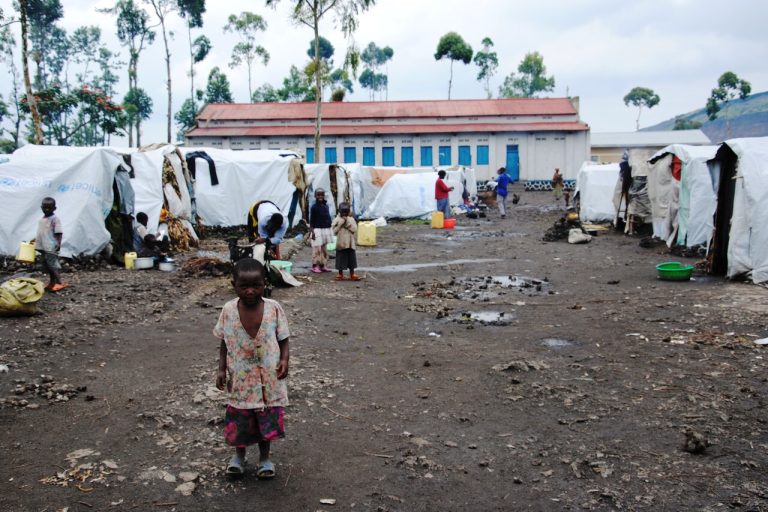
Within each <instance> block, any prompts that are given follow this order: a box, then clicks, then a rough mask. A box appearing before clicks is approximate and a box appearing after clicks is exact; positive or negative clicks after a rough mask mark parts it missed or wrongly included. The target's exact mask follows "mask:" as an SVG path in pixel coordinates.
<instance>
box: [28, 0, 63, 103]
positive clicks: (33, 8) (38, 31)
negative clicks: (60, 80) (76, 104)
mask: <svg viewBox="0 0 768 512" xmlns="http://www.w3.org/2000/svg"><path fill="white" fill-rule="evenodd" d="M26 5H27V20H28V23H29V42H30V57H31V58H32V60H33V61H34V62H35V65H36V69H37V72H36V73H35V86H36V87H37V88H38V89H39V88H44V87H47V86H48V84H49V82H51V80H50V79H49V78H50V77H49V73H52V74H53V75H54V76H56V75H58V73H59V72H60V71H61V69H62V68H63V67H64V63H65V62H66V58H67V56H66V50H67V49H68V41H67V35H66V32H65V31H64V30H63V29H61V28H60V27H57V26H56V22H57V21H58V20H60V19H61V18H62V17H63V16H64V8H63V7H62V5H61V2H60V0H27V2H26ZM49 67H53V68H54V69H52V70H49Z"/></svg>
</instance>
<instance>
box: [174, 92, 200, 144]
mask: <svg viewBox="0 0 768 512" xmlns="http://www.w3.org/2000/svg"><path fill="white" fill-rule="evenodd" d="M173 119H174V120H175V121H176V124H177V125H178V127H179V131H178V132H177V133H176V138H177V140H184V134H186V133H187V132H188V131H189V130H190V129H192V128H194V127H195V126H196V125H197V104H196V103H195V102H194V101H193V100H192V99H191V98H187V99H186V100H184V103H182V105H181V108H180V109H179V111H178V112H176V113H175V114H174V115H173Z"/></svg>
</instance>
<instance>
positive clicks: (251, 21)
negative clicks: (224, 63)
mask: <svg viewBox="0 0 768 512" xmlns="http://www.w3.org/2000/svg"><path fill="white" fill-rule="evenodd" d="M266 29H267V22H266V21H264V18H262V17H261V16H259V15H258V14H254V13H252V12H247V11H246V12H241V13H240V16H239V17H238V16H235V15H234V14H230V15H229V18H228V21H227V24H226V25H224V32H235V33H236V34H238V36H240V42H239V43H237V44H236V45H235V47H234V48H233V49H232V60H231V61H230V63H229V67H230V68H233V69H234V68H236V67H237V66H240V65H242V64H243V63H245V65H246V67H247V68H248V98H249V99H250V98H251V97H252V96H253V88H252V87H251V75H252V73H251V69H252V67H253V61H254V60H256V57H260V58H261V61H262V62H263V63H264V65H265V66H266V65H267V63H268V62H269V52H268V51H267V50H266V49H265V48H264V47H263V46H260V45H257V44H256V35H257V34H258V33H259V32H263V31H265V30H266Z"/></svg>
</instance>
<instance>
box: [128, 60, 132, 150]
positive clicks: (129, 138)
mask: <svg viewBox="0 0 768 512" xmlns="http://www.w3.org/2000/svg"><path fill="white" fill-rule="evenodd" d="M132 87H133V59H131V60H130V61H129V62H128V90H129V91H130V90H131V88H132ZM128 147H129V148H132V147H133V123H132V122H131V120H130V118H129V119H128Z"/></svg>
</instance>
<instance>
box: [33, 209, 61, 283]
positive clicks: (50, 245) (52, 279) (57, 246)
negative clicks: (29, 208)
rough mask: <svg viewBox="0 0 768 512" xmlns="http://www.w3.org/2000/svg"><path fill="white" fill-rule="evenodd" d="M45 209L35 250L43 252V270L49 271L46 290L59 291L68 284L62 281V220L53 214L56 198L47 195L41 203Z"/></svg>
mask: <svg viewBox="0 0 768 512" xmlns="http://www.w3.org/2000/svg"><path fill="white" fill-rule="evenodd" d="M40 209H41V210H43V218H42V219H40V222H38V223H37V235H36V236H35V250H37V251H39V252H40V253H42V258H41V259H42V262H43V270H45V271H46V272H48V276H49V282H48V286H46V287H45V289H46V290H48V291H51V292H58V291H61V290H63V289H64V288H66V287H67V286H68V285H66V284H64V283H62V282H61V272H60V270H61V264H60V263H59V251H60V250H61V237H62V229H61V221H60V220H59V218H58V217H57V216H56V215H54V214H53V212H55V211H56V200H55V199H53V198H52V197H46V198H45V199H43V202H42V203H41V204H40Z"/></svg>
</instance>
